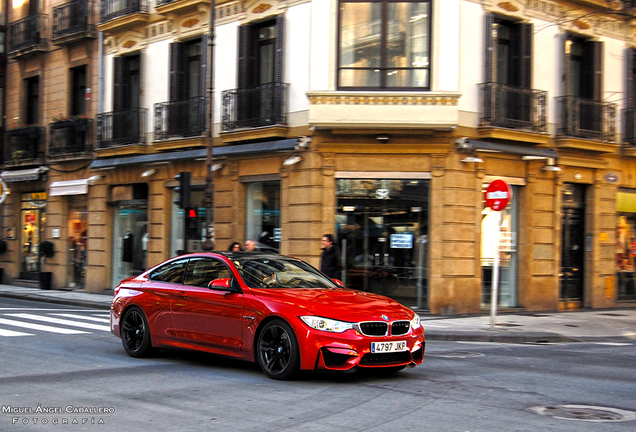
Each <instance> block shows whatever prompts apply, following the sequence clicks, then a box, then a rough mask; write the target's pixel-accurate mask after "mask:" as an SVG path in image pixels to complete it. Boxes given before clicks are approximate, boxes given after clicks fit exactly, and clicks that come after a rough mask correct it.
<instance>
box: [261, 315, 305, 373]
mask: <svg viewBox="0 0 636 432" xmlns="http://www.w3.org/2000/svg"><path fill="white" fill-rule="evenodd" d="M256 355H257V358H258V364H259V365H260V366H261V369H263V372H265V373H266V374H267V376H268V377H270V378H273V379H277V380H284V379H288V378H291V377H292V376H294V375H295V374H296V372H297V371H298V367H299V363H300V354H299V350H298V341H297V340H296V335H295V334H294V331H293V330H292V328H291V327H290V326H289V324H287V323H286V322H285V321H282V320H274V321H270V322H269V323H267V324H266V325H265V328H263V331H261V333H260V335H259V337H258V344H257V353H256Z"/></svg>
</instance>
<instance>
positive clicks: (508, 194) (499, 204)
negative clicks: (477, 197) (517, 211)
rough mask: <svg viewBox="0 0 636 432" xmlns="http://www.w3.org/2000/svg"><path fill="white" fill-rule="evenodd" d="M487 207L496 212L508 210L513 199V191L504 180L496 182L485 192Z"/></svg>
mask: <svg viewBox="0 0 636 432" xmlns="http://www.w3.org/2000/svg"><path fill="white" fill-rule="evenodd" d="M485 198H486V205H487V206H488V207H490V209H492V210H494V211H501V210H503V209H505V208H506V206H507V205H508V203H509V202H510V199H511V198H512V190H511V189H510V186H508V183H506V182H505V181H503V180H499V179H497V180H495V181H493V182H492V183H490V184H489V185H488V187H487V188H486V192H485Z"/></svg>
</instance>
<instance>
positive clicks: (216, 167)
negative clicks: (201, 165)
mask: <svg viewBox="0 0 636 432" xmlns="http://www.w3.org/2000/svg"><path fill="white" fill-rule="evenodd" d="M221 168H223V164H222V163H217V164H214V165H212V166H211V167H210V171H212V172H214V171H218V170H220V169H221Z"/></svg>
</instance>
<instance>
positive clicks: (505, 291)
mask: <svg viewBox="0 0 636 432" xmlns="http://www.w3.org/2000/svg"><path fill="white" fill-rule="evenodd" d="M210 8H211V3H210V2H209V1H204V0H198V1H189V0H177V1H165V0H161V1H156V2H153V1H149V2H147V3H145V2H143V1H142V2H139V1H134V2H132V3H130V4H127V3H126V2H121V1H117V2H115V1H112V0H102V1H101V3H100V8H99V18H98V21H97V30H98V31H99V33H98V35H99V37H98V39H97V41H98V44H99V45H98V47H99V49H97V50H93V51H91V53H93V55H95V54H94V53H95V52H97V56H96V57H91V58H93V59H94V60H92V61H93V63H92V64H94V63H95V62H96V63H97V70H98V78H99V80H98V81H99V83H101V84H99V83H98V84H95V81H93V82H92V84H91V87H92V88H93V89H95V88H97V89H98V96H97V98H96V99H97V100H95V99H93V98H91V101H92V102H91V103H92V105H91V107H92V108H91V109H93V110H94V111H89V112H88V117H90V118H91V119H92V120H94V129H93V130H94V139H93V141H91V143H93V144H94V152H93V153H92V154H91V157H89V158H88V160H87V161H84V160H82V161H75V162H67V163H68V164H73V163H75V164H77V166H75V165H73V166H72V167H75V168H77V169H78V171H76V172H75V174H72V173H71V171H72V170H68V172H64V173H61V174H60V173H58V171H55V170H54V169H52V168H55V169H59V168H57V166H56V165H55V166H54V165H52V161H51V160H50V159H45V160H43V162H42V163H41V164H33V165H29V166H28V167H20V168H22V169H21V170H22V171H24V172H22V173H21V175H27V174H31V175H35V173H36V172H37V173H38V175H39V177H38V181H39V182H40V183H37V187H35V186H28V183H27V181H25V180H24V179H23V178H22V177H20V176H19V174H15V173H14V172H13V171H15V168H14V167H11V166H9V165H7V164H6V162H7V160H6V159H5V165H4V169H5V171H3V173H2V177H3V178H5V181H6V179H7V178H13V179H15V182H13V183H11V184H12V187H11V189H12V194H11V198H12V200H13V201H11V202H12V203H13V204H12V205H13V206H17V205H19V204H18V203H17V201H16V193H15V192H14V190H20V188H23V189H24V190H25V191H32V192H44V193H46V196H44V195H37V196H35V197H33V196H31V197H30V198H42V199H43V201H42V200H41V201H42V202H40V203H38V204H36V207H37V208H40V209H41V208H45V209H46V212H47V215H48V216H47V219H46V225H45V228H44V230H42V231H41V232H42V233H43V234H42V235H43V236H44V237H45V238H51V239H52V241H54V242H55V243H56V245H57V250H58V251H60V250H63V248H65V246H64V242H65V240H64V239H68V237H69V236H70V234H71V232H70V231H71V228H70V225H68V223H69V222H68V221H69V220H70V218H69V217H68V215H70V214H71V213H70V210H69V209H71V207H72V205H74V204H73V202H74V200H75V198H71V197H72V196H74V197H77V195H80V194H77V195H56V194H61V193H62V192H60V191H62V189H60V187H66V188H67V189H72V186H73V183H61V184H60V183H53V182H72V181H80V182H84V183H83V187H85V189H82V190H86V192H85V193H84V194H81V195H83V196H84V197H85V199H86V214H87V216H86V225H87V242H86V243H87V244H86V253H87V260H88V261H87V264H86V269H85V275H86V276H85V281H84V286H85V289H86V290H87V291H93V292H97V291H101V290H104V289H110V288H112V287H114V286H115V285H116V284H117V283H118V281H119V280H121V279H122V278H124V277H127V276H132V275H135V274H138V273H140V272H141V271H143V269H145V268H147V267H149V266H152V265H154V264H156V263H158V262H160V261H161V260H163V259H166V258H168V257H170V256H173V255H175V254H176V253H178V251H181V250H189V251H195V250H199V249H200V247H201V242H202V241H203V240H204V233H205V229H206V227H205V208H206V205H205V202H204V201H205V193H204V192H205V186H206V175H207V168H206V160H205V159H206V155H207V149H208V146H209V144H210V140H209V139H208V136H209V130H210V127H212V130H213V145H214V161H213V164H212V169H213V176H214V177H213V179H214V194H213V195H214V196H213V230H214V241H215V247H216V249H219V250H224V249H227V247H228V246H229V244H230V243H231V242H233V241H240V242H241V243H242V242H243V241H244V240H245V239H248V238H251V239H254V240H256V241H258V242H259V243H261V245H262V247H269V248H274V249H278V250H280V252H282V253H284V254H289V255H294V256H298V257H300V258H303V259H305V260H307V261H309V262H310V263H311V264H313V265H315V266H319V264H320V239H321V237H322V235H323V234H325V233H333V234H334V235H335V237H336V239H337V242H338V245H339V246H340V249H341V251H342V255H343V260H344V261H345V263H346V265H345V269H344V270H343V273H342V280H343V281H344V282H345V284H346V285H347V286H350V287H352V288H357V289H362V290H365V291H370V292H377V293H381V294H385V295H387V296H389V297H392V298H395V299H397V300H399V301H400V302H402V303H404V304H405V305H407V306H411V307H413V308H416V309H419V310H428V311H430V312H431V313H436V314H438V313H443V314H459V313H474V312H480V311H482V310H488V309H489V306H490V302H491V294H490V293H491V285H492V281H493V278H494V270H495V261H496V260H495V257H496V256H497V254H498V258H499V272H498V276H499V277H498V279H499V296H498V299H497V302H498V305H499V307H500V308H502V309H512V310H516V309H522V310H555V309H573V308H584V307H591V308H612V307H618V306H634V305H636V294H635V293H634V274H635V273H634V257H635V256H636V247H633V246H632V245H633V244H636V236H635V235H634V224H636V201H635V198H636V184H635V182H636V179H635V178H634V171H635V168H636V165H634V155H636V153H634V151H633V148H634V145H636V142H634V136H636V134H634V125H635V124H636V123H635V122H634V116H633V106H632V105H633V104H634V85H633V74H634V52H635V51H634V47H636V39H635V38H634V35H633V30H632V27H631V26H630V21H631V17H632V16H634V12H633V9H632V7H631V2H612V3H611V4H608V3H607V2H605V1H601V0H589V1H548V0H545V1H542V0H527V1H515V0H511V1H506V2H499V1H471V0H420V1H389V0H368V1H359V0H356V1H353V0H330V1H304V0H300V1H280V2H261V1H247V2H245V1H219V2H216V4H215V9H214V11H215V19H214V26H213V27H214V35H215V37H214V44H213V46H212V45H211V44H210V39H209V38H210V33H211V31H210V30H211V26H210ZM564 17H566V18H567V19H564ZM49 47H50V45H49ZM74 49H75V48H74ZM47 53H48V51H47ZM45 55H47V56H48V55H50V54H45ZM211 66H213V67H211ZM10 68H11V65H9V70H11V69H10ZM15 70H18V68H15ZM20 70H21V71H23V70H24V68H23V69H20ZM91 70H94V69H91ZM210 71H213V74H214V81H213V83H214V85H213V101H214V102H213V105H212V106H210V104H209V94H210V93H211V92H210V91H209V87H210V86H209V82H208V77H209V75H208V74H209V72H210ZM27 75H28V73H27V74H26V75H20V76H21V79H23V80H24V79H26V80H27V81H26V82H28V79H29V76H27ZM91 76H92V75H91ZM26 82H25V83H26ZM8 88H9V87H8ZM15 89H16V90H14V91H13V93H10V92H8V93H7V96H8V99H7V110H8V111H10V110H14V111H15V110H18V109H24V108H23V106H24V103H28V101H29V100H32V99H33V98H32V97H31V96H28V95H29V94H31V93H29V91H30V90H29V87H28V86H27V87H24V86H22V85H20V86H16V87H15ZM58 91H61V90H59V89H57V88H55V89H51V90H50V92H48V93H46V94H47V98H49V99H50V98H51V97H52V96H49V95H53V94H58ZM18 93H20V96H18ZM93 94H94V93H93ZM11 95H13V96H11ZM12 97H13V99H12ZM12 101H13V102H12ZM18 101H19V102H18ZM38 103H40V104H43V105H42V106H45V107H48V105H47V103H48V102H46V103H45V102H38ZM20 107H22V108H20ZM56 110H57V108H51V109H48V112H56ZM27 111H28V110H27ZM211 114H212V117H213V122H212V126H210V122H209V118H210V115H211ZM8 115H10V114H8ZM50 115H51V116H52V115H53V114H50ZM93 116H94V117H93ZM47 122H48V120H47ZM45 124H46V122H40V121H39V120H38V125H39V126H40V127H42V126H44V125H45ZM49 136H50V135H49ZM51 145H52V144H51V141H50V139H49V141H47V147H46V148H47V149H48V157H49V158H50V149H51ZM5 154H6V152H5ZM72 167H69V168H72ZM80 167H85V168H84V171H82V170H81V169H79V168H80ZM27 170H28V172H27ZM43 171H44V172H46V173H48V174H47V175H48V177H47V178H44V177H43V176H41V173H42V172H43ZM181 172H189V173H191V178H192V180H191V197H190V198H191V203H190V204H191V205H190V207H189V208H187V209H185V210H184V209H180V208H179V207H178V206H176V205H175V204H174V203H173V201H174V199H175V198H176V197H177V193H176V192H175V188H176V187H177V185H178V182H177V181H176V180H175V175H177V174H179V173H181ZM53 173H56V174H55V175H56V176H58V177H53V175H54V174H53ZM12 175H13V177H11V176H12ZM495 179H503V180H505V181H506V182H507V183H508V184H509V185H510V187H511V189H512V199H511V201H510V203H509V205H508V207H507V208H506V209H505V210H504V211H503V212H501V215H500V216H501V218H498V217H496V215H495V214H494V213H493V212H492V211H491V210H490V209H489V208H488V207H487V206H486V205H485V201H484V194H483V192H484V190H485V189H486V187H487V186H488V185H489V184H490V183H491V182H492V181H493V180H495ZM28 182H33V181H32V180H29V181H28ZM67 189H65V190H67ZM75 190H78V189H75ZM54 191H55V192H54ZM69 193H70V192H69ZM26 198H29V197H28V196H27V197H26ZM26 198H24V199H26ZM6 205H7V204H6V203H5V204H3V206H5V211H4V213H3V214H4V220H5V225H4V226H9V225H12V226H17V222H11V219H10V218H11V217H12V216H9V215H11V214H14V213H12V212H11V211H7V207H6ZM56 206H57V207H56ZM16 208H17V207H16ZM56 208H57V209H58V210H56ZM54 215H55V217H53V216H54ZM497 216H499V215H497ZM498 220H499V222H498ZM7 224H9V225H7ZM73 227H74V225H73ZM56 230H57V231H56ZM498 232H499V241H498V243H497V242H495V240H494V239H495V238H496V234H497V233H498ZM56 233H59V237H55V236H54V235H53V234H56ZM19 248H23V245H22V246H20V245H19V244H18V242H16V243H15V244H14V245H12V246H10V250H11V254H13V255H10V256H11V258H10V259H9V260H8V261H7V262H9V261H10V262H11V263H12V264H14V265H15V264H16V263H17V262H18V261H16V260H17V256H18V249H19ZM20 250H22V249H20ZM69 254H70V252H69ZM69 256H70V255H64V254H56V255H55V256H54V257H53V258H52V259H50V260H48V261H46V263H45V267H46V269H50V270H51V271H52V272H53V273H54V278H53V280H54V285H55V286H59V287H63V286H69V282H68V281H69V279H68V277H67V276H64V275H67V274H68V272H69V264H68V262H69V261H68V260H69ZM2 259H3V260H4V259H7V258H6V255H5V256H3V257H2ZM16 270H17V269H14V270H12V271H10V273H11V277H16V276H17V274H18V272H17V271H16Z"/></svg>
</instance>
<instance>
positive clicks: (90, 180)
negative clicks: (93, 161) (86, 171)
mask: <svg viewBox="0 0 636 432" xmlns="http://www.w3.org/2000/svg"><path fill="white" fill-rule="evenodd" d="M103 177H104V176H103V175H101V174H95V175H93V176H90V177H89V178H88V184H89V185H92V184H93V183H95V182H96V181H97V180H99V179H101V178H103Z"/></svg>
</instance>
